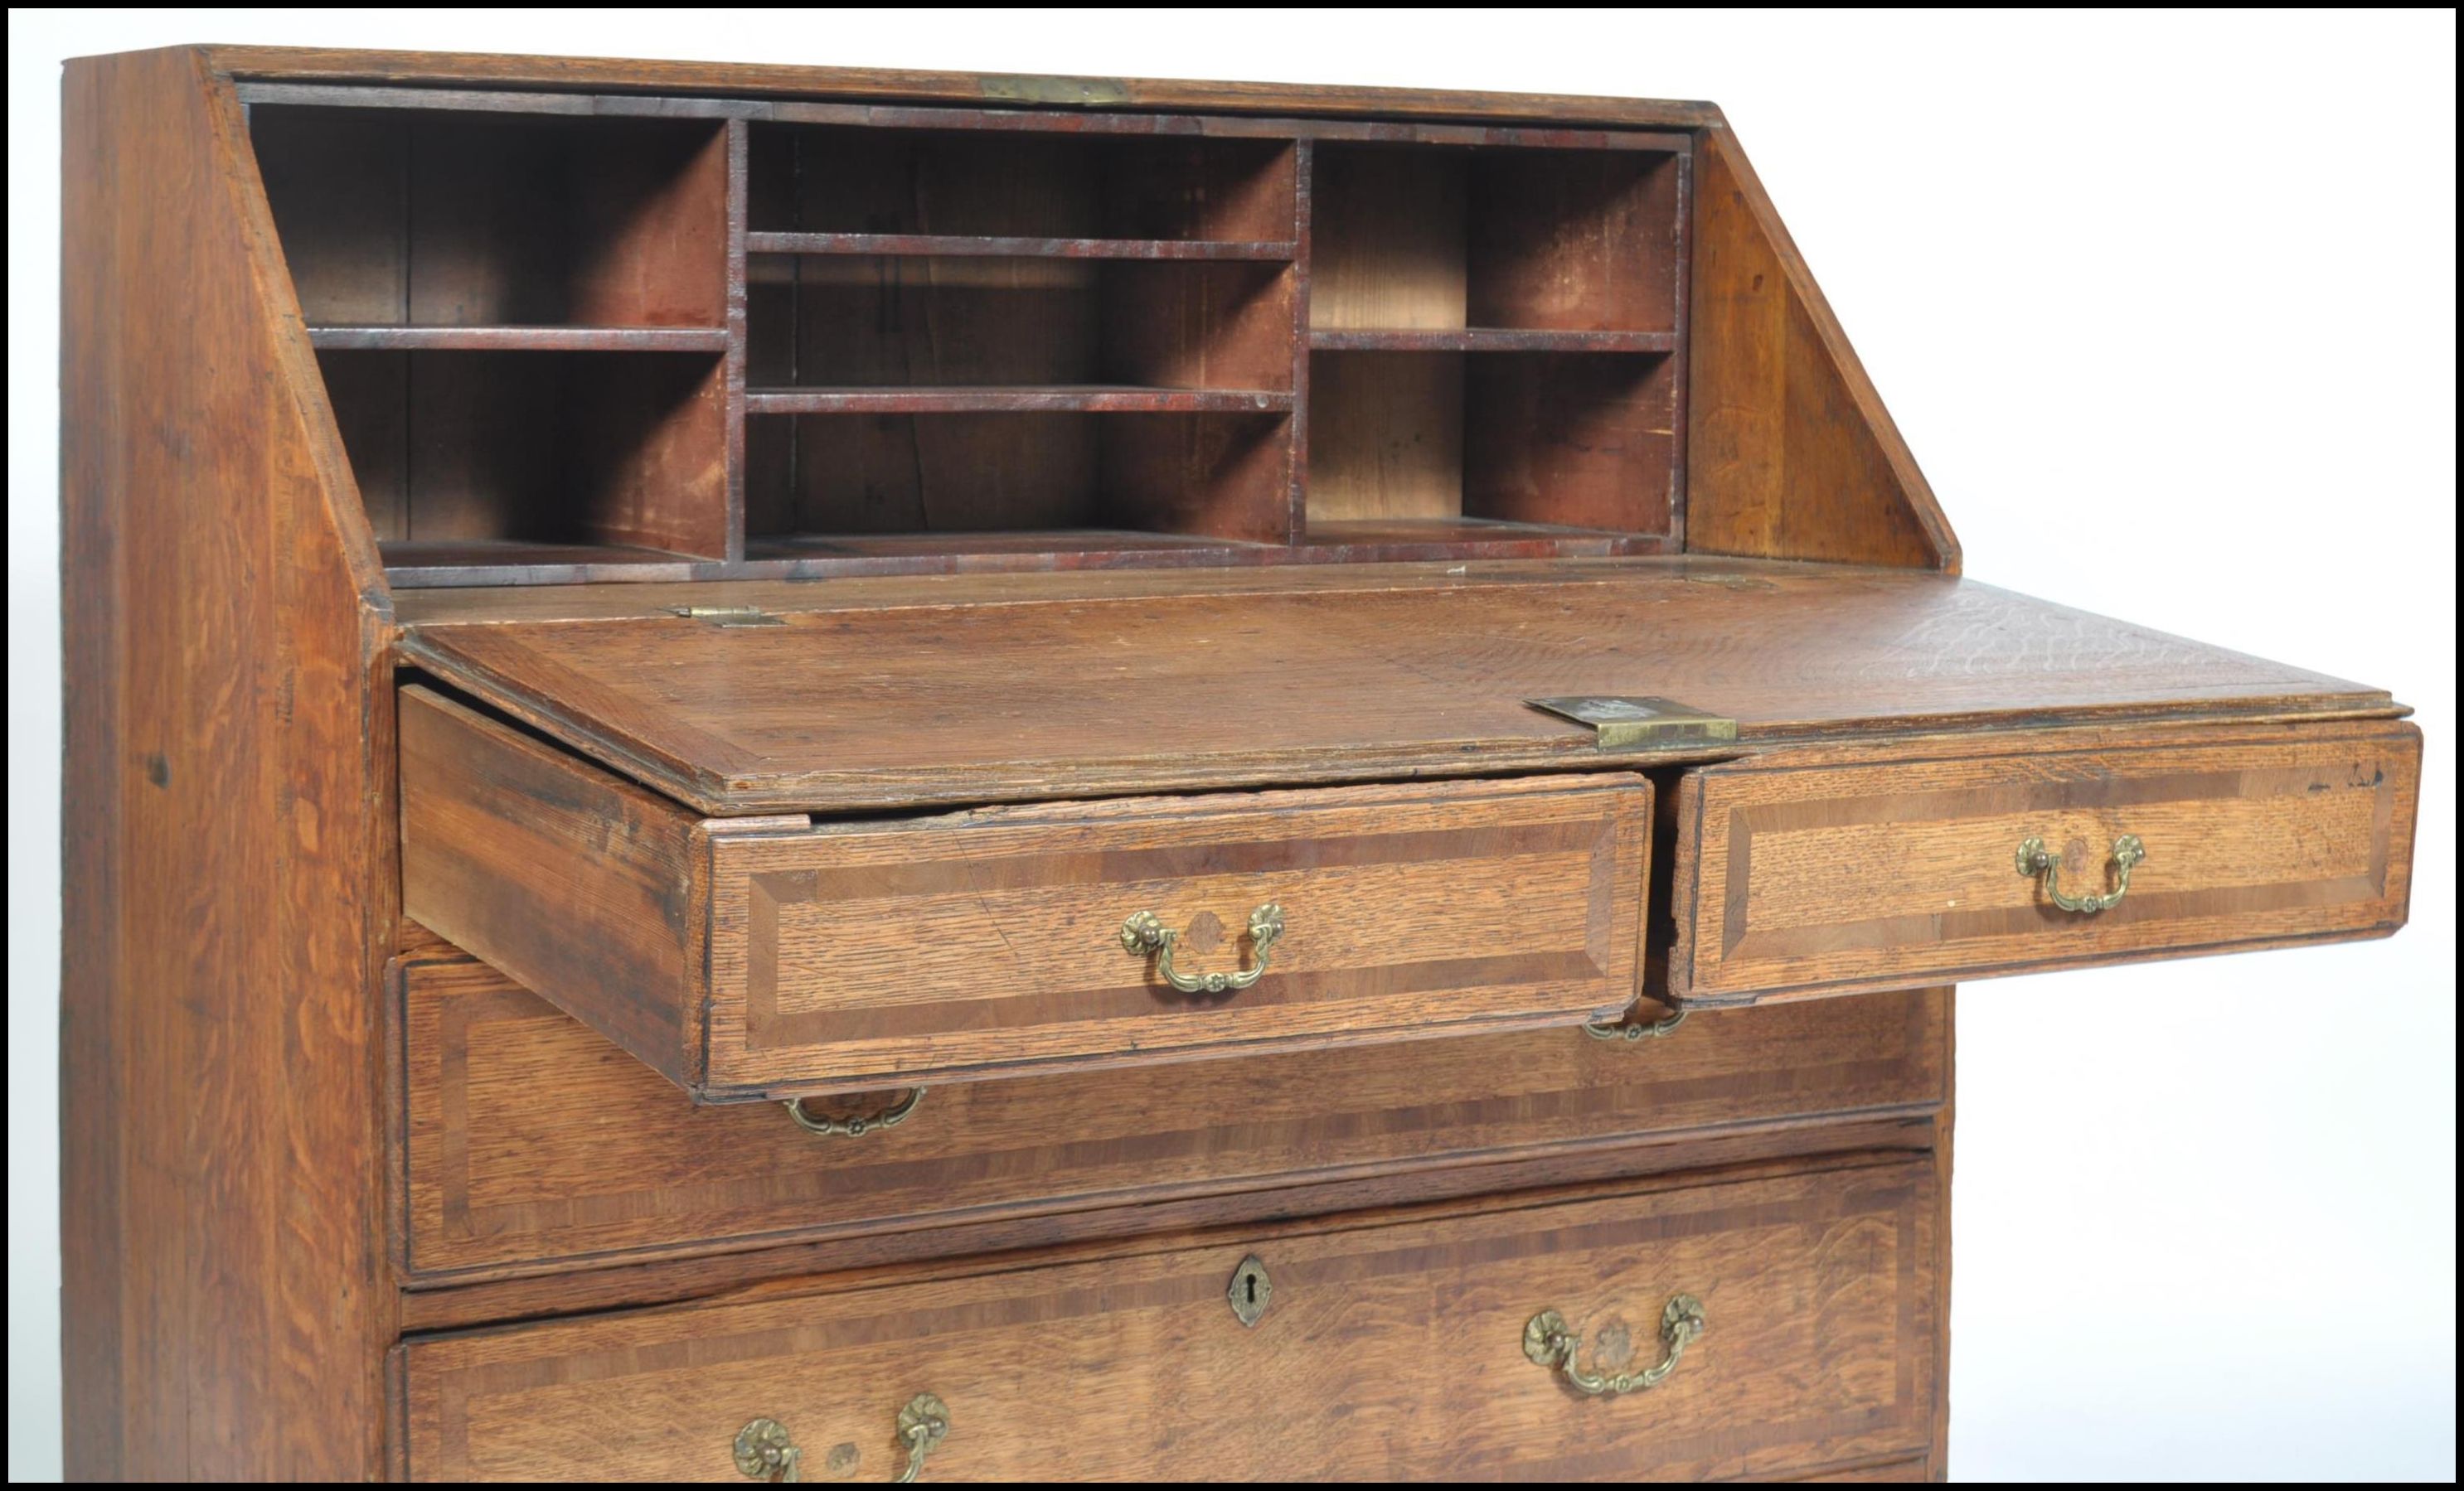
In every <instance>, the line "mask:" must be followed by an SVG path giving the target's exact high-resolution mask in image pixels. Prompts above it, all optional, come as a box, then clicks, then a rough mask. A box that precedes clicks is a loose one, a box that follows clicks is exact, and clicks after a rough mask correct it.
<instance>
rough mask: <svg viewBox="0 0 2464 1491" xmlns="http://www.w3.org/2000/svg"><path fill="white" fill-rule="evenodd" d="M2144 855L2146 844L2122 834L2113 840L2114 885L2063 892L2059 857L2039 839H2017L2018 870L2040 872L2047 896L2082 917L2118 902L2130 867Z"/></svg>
mask: <svg viewBox="0 0 2464 1491" xmlns="http://www.w3.org/2000/svg"><path fill="white" fill-rule="evenodd" d="M2146 857H2147V845H2145V844H2142V843H2140V842H2139V836H2138V835H2137V834H2123V836H2122V837H2121V838H2119V839H2116V840H2114V841H2113V888H2112V889H2110V890H2107V891H2104V892H2102V893H2101V894H2100V893H2098V892H2096V891H2090V892H2088V893H2087V894H2086V895H2065V894H2063V893H2062V888H2061V874H2062V859H2061V856H2060V855H2058V854H2055V853H2053V852H2052V851H2050V850H2048V849H2047V848H2046V847H2045V841H2044V840H2042V839H2035V838H2030V839H2022V840H2020V841H2019V873H2020V874H2022V875H2025V876H2027V877H2028V878H2029V879H2030V880H2034V879H2035V878H2036V877H2037V876H2039V875H2042V876H2043V877H2044V878H2045V895H2046V898H2047V899H2049V900H2051V901H2052V902H2053V903H2054V904H2055V905H2056V906H2058V907H2060V908H2061V909H2062V910H2065V911H2077V912H2079V914H2080V915H2082V916H2094V915H2095V914H2096V913H2097V912H2099V911H2102V910H2110V909H2111V908H2113V907H2116V906H2119V905H2121V904H2122V898H2123V896H2126V895H2128V894H2129V893H2130V871H2131V869H2132V867H2133V866H2136V865H2138V863H2139V862H2140V861H2141V860H2144V859H2145V858H2146Z"/></svg>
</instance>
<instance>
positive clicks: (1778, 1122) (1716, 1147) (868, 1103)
mask: <svg viewBox="0 0 2464 1491" xmlns="http://www.w3.org/2000/svg"><path fill="white" fill-rule="evenodd" d="M401 998H402V1006H401V1013H402V1020H403V1030H404V1040H403V1041H402V1042H401V1049H402V1051H403V1053H404V1074H403V1076H404V1081H403V1088H404V1092H405V1094H406V1102H405V1111H406V1119H407V1122H406V1128H405V1143H406V1149H405V1153H406V1167H405V1168H406V1171H407V1175H408V1179H409V1206H408V1217H407V1223H408V1245H407V1246H408V1252H407V1265H408V1267H409V1268H410V1270H411V1272H412V1273H414V1274H416V1275H419V1276H421V1277H424V1278H439V1279H442V1278H450V1277H453V1276H456V1275H469V1274H473V1273H480V1272H495V1273H502V1272H517V1271H537V1270H539V1269H542V1268H546V1267H553V1266H559V1265H561V1266H567V1267H569V1266H572V1265H574V1264H576V1263H579V1262H583V1261H589V1262H593V1263H601V1262H608V1261H621V1260H627V1259H633V1258H647V1257H654V1256H659V1255H673V1254H678V1253H685V1252H696V1251H708V1250H710V1249H712V1248H715V1247H723V1246H731V1245H732V1246H743V1245H747V1244H749V1243H753V1242H757V1241H758V1242H761V1243H773V1242H781V1241H797V1240H820V1239H830V1238H841V1237H850V1236H859V1235H864V1234H869V1233H881V1232H889V1231H907V1230H912V1229H914V1228H919V1227H925V1226H931V1225H935V1224H936V1223H947V1222H953V1221H957V1220H960V1219H965V1220H969V1221H981V1220H994V1219H1000V1218H1004V1217H1026V1216H1036V1215H1050V1214H1053V1213H1059V1212H1069V1211H1088V1210H1093V1209H1097V1208H1103V1207H1116V1206H1125V1205H1131V1204H1138V1203H1153V1202H1159V1201H1167V1200H1181V1199H1188V1198H1192V1197H1199V1196H1222V1195H1228V1194H1231V1193H1236V1192H1246V1193H1254V1194H1259V1195H1261V1196H1262V1207H1261V1209H1263V1206H1264V1204H1265V1202H1264V1200H1263V1195H1264V1193H1265V1192H1266V1191H1267V1190H1268V1189H1269V1188H1272V1187H1277V1186H1287V1185H1294V1184H1303V1183H1316V1182H1339V1181H1348V1180H1355V1179H1366V1178H1369V1177H1373V1176H1374V1177H1379V1178H1380V1181H1381V1184H1384V1185H1387V1186H1390V1187H1392V1188H1393V1190H1394V1194H1396V1195H1415V1194H1418V1195H1430V1194H1438V1192H1437V1189H1436V1188H1438V1187H1440V1186H1441V1185H1449V1184H1454V1182H1453V1181H1451V1180H1450V1179H1449V1177H1448V1176H1441V1175H1437V1174H1435V1173H1434V1172H1435V1171H1436V1170H1437V1169H1438V1168H1439V1167H1454V1168H1455V1170H1454V1172H1453V1173H1456V1174H1460V1173H1461V1167H1463V1166H1466V1165H1471V1166H1474V1167H1475V1171H1476V1170H1477V1167H1478V1166H1479V1165H1481V1164H1485V1163H1486V1162H1490V1161H1505V1160H1520V1159H1537V1158H1541V1157H1546V1156H1573V1155H1576V1154H1590V1153H1593V1152H1595V1151H1601V1150H1603V1149H1604V1148H1611V1149H1616V1150H1617V1151H1620V1152H1625V1153H1628V1154H1629V1158H1627V1159H1625V1160H1623V1161H1620V1162H1619V1163H1621V1164H1623V1165H1625V1166H1628V1167H1636V1166H1644V1165H1647V1166H1648V1167H1649V1168H1651V1169H1655V1170H1670V1169H1675V1168H1677V1167H1679V1166H1681V1165H1684V1164H1687V1163H1695V1164H1699V1163H1702V1157H1703V1156H1705V1155H1706V1154H1709V1153H1714V1152H1716V1153H1718V1154H1720V1155H1721V1156H1723V1157H1726V1158H1738V1157H1744V1156H1747V1155H1752V1154H1759V1153H1770V1152H1777V1151H1783V1150H1786V1151H1793V1152H1802V1148H1801V1147H1811V1146H1812V1145H1813V1144H1814V1143H1815V1140H1813V1139H1811V1138H1808V1137H1806V1135H1805V1133H1804V1130H1805V1129H1806V1128H1807V1126H1808V1124H1809V1123H1810V1122H1812V1121H1816V1120H1825V1119H1828V1120H1837V1121H1840V1122H1848V1121H1853V1120H1857V1119H1866V1120H1873V1121H1876V1122H1881V1121H1885V1120H1888V1119H1892V1118H1913V1117H1919V1116H1922V1115H1925V1114H1926V1113H1930V1112H1932V1111H1933V1110H1935V1109H1936V1108H1938V1107H1939V1106H1940V1105H1941V1103H1942V1102H1943V1100H1944V1098H1945V1096H1946V1089H1947V1069H1948V1050H1947V1042H1948V1029H1949V998H1948V995H1947V991H1944V990H1925V991H1917V992H1912V993H1890V994H1881V995H1876V996H1874V997H1873V998H1867V999H1833V1000H1818V1001H1813V1002H1808V1003H1801V1004H1788V1005H1779V1006H1774V1007H1772V1008H1770V1009H1761V1010H1733V1011H1715V1012H1709V1013H1705V1014H1703V1015H1700V1016H1695V1017H1692V1018H1690V1019H1688V1020H1686V1021H1685V1022H1684V1023H1683V1026H1681V1027H1680V1028H1679V1029H1677V1030H1675V1031H1673V1032H1672V1033H1670V1034H1669V1035H1668V1036H1667V1037H1666V1038H1665V1039H1661V1040H1651V1041H1640V1042H1626V1041H1617V1042H1603V1041H1598V1040H1595V1039H1592V1038H1591V1037H1589V1036H1587V1035H1585V1034H1583V1033H1582V1032H1580V1031H1578V1030H1572V1029H1568V1030H1542V1031H1521V1032H1514V1033H1510V1034H1504V1035H1492V1036H1466V1037H1463V1038H1461V1039H1458V1040H1451V1041H1430V1042H1408V1043H1404V1044H1399V1045H1388V1046H1375V1047H1370V1048H1367V1049H1362V1050H1344V1051H1301V1052H1289V1053H1286V1054H1283V1055H1278V1056H1269V1057H1244V1058H1238V1059H1234V1060H1228V1061H1221V1062H1202V1063H1187V1064H1178V1065H1174V1066H1170V1067H1159V1068H1155V1069H1154V1070H1134V1069H1133V1070H1128V1071H1118V1072H1090V1073H1077V1074H1063V1075H1057V1076H1048V1077H1031V1078H1022V1079H1019V1080H1016V1081H1011V1082H993V1083H966V1084H960V1085H954V1086H948V1087H937V1088H934V1089H932V1090H931V1091H929V1092H928V1093H927V1094H926V1096H925V1097H924V1099H923V1101H922V1102H921V1103H920V1104H918V1105H917V1107H915V1108H914V1109H913V1112H912V1113H911V1114H910V1115H909V1116H908V1117H907V1118H905V1119H904V1120H903V1121H901V1122H900V1123H899V1124H898V1125H896V1126H895V1127H893V1128H890V1129H879V1130H876V1131H870V1132H868V1133H865V1134H863V1135H861V1136H856V1137H848V1136H844V1135H840V1136H822V1135H815V1134H811V1133H807V1132H805V1131H803V1129H799V1128H798V1127H797V1126H796V1124H795V1123H794V1122H793V1121H792V1120H791V1119H790V1118H789V1116H788V1115H787V1114H786V1113H785V1112H783V1111H781V1108H780V1107H777V1106H775V1105H772V1104H767V1103H763V1104H753V1105H731V1106H724V1107H695V1106H693V1104H691V1103H689V1102H687V1101H686V1100H685V1098H684V1097H683V1096H682V1095H681V1094H679V1093H678V1092H677V1091H676V1090H675V1088H674V1087H673V1086H672V1085H670V1084H668V1083H667V1082H666V1081H665V1080H664V1079H662V1078H660V1077H659V1076H658V1075H657V1074H656V1073H654V1072H651V1071H650V1070H649V1069H648V1068H647V1067H645V1066H643V1065H642V1064H641V1063H638V1062H635V1061H633V1060H632V1059H630V1058H629V1057H627V1056H626V1055H625V1054H624V1053H623V1052H621V1051H618V1050H617V1049H616V1048H615V1047H614V1046H612V1045H609V1044H608V1043H607V1042H605V1041H604V1040H602V1039H600V1038H599V1037H598V1036H597V1035H596V1034H594V1033H593V1032H591V1031H590V1030H589V1029H587V1028H585V1027H584V1026H583V1025H581V1024H579V1023H577V1022H576V1021H574V1020H572V1019H570V1018H569V1017H567V1016H565V1015H564V1014H562V1013H561V1012H560V1011H559V1010H557V1009H556V1008H555V1007H554V1006H552V1005H550V1004H548V1003H547V1002H546V1001H544V1000H542V999H540V998H538V997H537V996H535V995H532V994H530V993H528V992H526V991H524V990H523V989H521V988H520V987H519V986H518V985H516V984H514V983H512V982H511V981H509V980H507V979H506V978H505V977H504V976H501V975H499V974H497V973H496V972H495V970H493V969H490V968H488V967H486V966H485V965H482V964H476V963H470V962H464V961H459V960H456V961H452V962H442V963H420V964H412V965H410V966H408V967H407V968H405V969H404V970H403V971H402V975H401ZM895 1096H896V1094H862V1095H857V1096H853V1097H848V1098H844V1099H836V1100H824V1101H818V1102H813V1103H809V1104H807V1110H808V1112H810V1113H811V1114H813V1115H814V1116H828V1115H841V1116H847V1115H859V1114H864V1113H868V1112H876V1111H880V1110H881V1108H882V1107H883V1106H884V1105H885V1104H887V1103H889V1102H890V1101H891V1099H892V1098H894V1097H895ZM1829 1127H1837V1125H1836V1124H1835V1125H1832V1126H1829ZM1757 1136H1761V1138H1760V1143H1761V1146H1762V1147H1761V1148H1756V1147H1755V1146H1756V1142H1757ZM1633 1145H1649V1146H1655V1147H1657V1151H1658V1152H1655V1153H1653V1154H1651V1155H1649V1156H1647V1157H1633V1156H1632V1155H1631V1151H1630V1150H1629V1149H1628V1148H1627V1147H1629V1146H1633ZM1406 1172H1411V1173H1416V1174H1419V1175H1420V1176H1421V1177H1422V1178H1420V1179H1419V1180H1407V1179H1406V1178H1404V1173H1406ZM1477 1183H1478V1181H1477V1175H1476V1173H1474V1174H1473V1175H1471V1176H1470V1177H1467V1178H1466V1179H1464V1180H1463V1182H1462V1183H1461V1185H1460V1186H1458V1187H1457V1189H1467V1188H1468V1187H1469V1186H1470V1185H1472V1184H1477ZM1487 1184H1488V1185H1490V1186H1493V1185H1494V1184H1495V1182H1494V1181H1490V1182H1487ZM1414 1185H1426V1186H1429V1187H1430V1188H1431V1189H1430V1190H1429V1191H1422V1192H1414V1191H1413V1190H1412V1189H1411V1187H1412V1186H1414Z"/></svg>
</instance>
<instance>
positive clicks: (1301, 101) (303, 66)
mask: <svg viewBox="0 0 2464 1491" xmlns="http://www.w3.org/2000/svg"><path fill="white" fill-rule="evenodd" d="M201 50H202V52H203V55H204V60H205V61H206V63H207V64H208V65H209V67H211V68H213V69H214V70H216V71H219V72H224V73H228V74H230V75H231V76H233V77H249V78H269V79H297V80H301V81H319V82H363V83H410V84H417V85H419V86H421V87H423V88H433V87H438V86H444V85H455V84H459V85H466V86H473V87H500V88H546V89H555V90H560V91H574V90H585V91H586V90H600V91H605V92H610V93H621V92H650V93H683V94H690V93H709V94H715V95H720V96H733V97H741V98H756V99H758V98H760V97H762V96H765V95H770V96H786V97H798V96H803V97H810V98H815V99H830V98H838V99H857V100H882V101H885V102H888V101H896V102H903V103H954V104H983V103H986V102H994V103H1003V104H1018V103H1033V104H1047V105H1059V106H1063V107H1073V108H1088V107H1105V106H1119V107H1124V108H1129V109H1141V110H1151V109H1183V110H1193V109H1194V110H1203V111H1208V112H1215V111H1221V112H1224V113H1283V114H1299V115H1323V116H1327V117H1330V118H1337V119H1339V118H1343V117H1346V116H1353V115H1375V116H1388V117H1392V118H1397V119H1438V120H1447V119H1474V120H1496V121H1531V122H1534V123H1540V124H1551V125H1553V124H1561V123H1580V124H1608V125H1618V126H1639V127H1644V128H1650V127H1654V126H1660V127H1668V128H1680V129H1691V128H1696V127H1700V126H1703V125H1706V124H1713V123H1717V122H1718V121H1719V118H1720V112H1719V110H1718V109H1716V108H1714V107H1712V106H1711V105H1710V104H1707V103H1692V102H1677V101H1671V100H1666V99H1603V98H1593V97H1585V96H1578V95H1567V94H1512V93H1470V92H1447V91H1443V90H1431V89H1417V88H1353V87H1326V86H1317V85H1309V84H1298V83H1242V82H1202V81H1196V80H1186V79H1156V78H1118V77H1101V78H1098V77H1083V78H1061V77H1022V76H1018V75H1013V74H1003V73H949V72H926V71H918V70H914V69H899V68H839V67H780V66H764V65H760V64H752V63H719V62H654V61H640V60H617V59H612V58H600V59H591V58H582V57H539V56H514V55H499V54H495V53H473V52H463V53H445V52H365V51H358V50H342V49H329V48H317V47H233V46H215V47H208V48H204V49H201Z"/></svg>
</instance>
